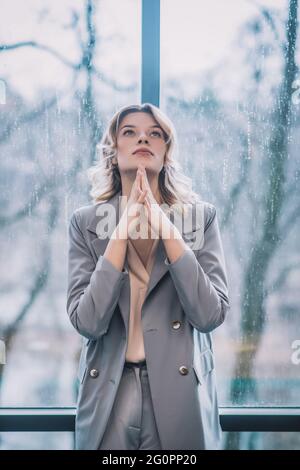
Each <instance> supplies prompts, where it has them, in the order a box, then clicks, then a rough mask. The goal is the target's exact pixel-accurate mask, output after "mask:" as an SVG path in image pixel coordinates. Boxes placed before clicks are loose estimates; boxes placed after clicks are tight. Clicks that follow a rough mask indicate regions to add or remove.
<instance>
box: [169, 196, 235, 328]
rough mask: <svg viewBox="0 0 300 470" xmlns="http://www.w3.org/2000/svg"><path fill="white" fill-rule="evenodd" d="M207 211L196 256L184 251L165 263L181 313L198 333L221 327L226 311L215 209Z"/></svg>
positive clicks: (225, 294) (224, 271)
mask: <svg viewBox="0 0 300 470" xmlns="http://www.w3.org/2000/svg"><path fill="white" fill-rule="evenodd" d="M210 207H211V210H210V213H211V214H210V218H209V220H208V222H207V224H206V227H205V231H204V243H203V246H202V247H201V249H200V250H199V252H198V256H197V257H196V255H195V253H194V252H193V251H192V250H191V249H190V248H188V249H187V250H186V251H184V253H183V254H182V255H181V256H180V257H179V258H178V259H177V260H176V261H174V262H173V263H170V262H169V260H168V258H166V259H165V264H167V265H168V268H169V272H170V274H171V277H172V280H173V282H174V285H175V288H176V291H177V294H178V297H179V300H180V303H181V305H182V307H183V310H184V312H185V314H186V315H187V317H188V320H189V322H190V323H191V324H192V325H193V327H194V328H196V329H198V330H199V331H200V332H202V333H208V332H210V331H212V330H214V329H215V328H216V327H218V326H219V325H221V324H222V323H223V321H224V319H225V316H226V313H227V311H228V310H229V309H230V303H229V298H228V287H227V274H226V266H225V259H224V252H223V246H222V241H221V235H220V230H219V225H218V219H217V214H216V208H215V206H214V205H213V204H210Z"/></svg>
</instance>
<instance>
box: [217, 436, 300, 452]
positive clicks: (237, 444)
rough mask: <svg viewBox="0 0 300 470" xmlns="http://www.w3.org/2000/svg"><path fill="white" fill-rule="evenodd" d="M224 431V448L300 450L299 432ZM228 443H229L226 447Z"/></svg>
mask: <svg viewBox="0 0 300 470" xmlns="http://www.w3.org/2000/svg"><path fill="white" fill-rule="evenodd" d="M236 437H237V433H235V432H224V433H223V438H224V439H223V443H224V445H223V449H232V450H299V449H300V436H299V433H297V432H242V433H240V434H239V440H238V441H237V440H236ZM226 445H228V446H227V447H226Z"/></svg>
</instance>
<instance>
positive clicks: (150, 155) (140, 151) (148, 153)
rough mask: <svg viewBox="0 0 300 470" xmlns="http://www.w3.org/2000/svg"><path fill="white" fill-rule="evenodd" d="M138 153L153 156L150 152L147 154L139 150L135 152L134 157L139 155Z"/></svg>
mask: <svg viewBox="0 0 300 470" xmlns="http://www.w3.org/2000/svg"><path fill="white" fill-rule="evenodd" d="M138 153H139V154H141V155H150V156H151V155H152V154H151V152H148V151H147V152H146V151H144V150H138V151H137V152H134V155H137V154H138Z"/></svg>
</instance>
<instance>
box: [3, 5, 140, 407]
mask: <svg viewBox="0 0 300 470" xmlns="http://www.w3.org/2000/svg"><path fill="white" fill-rule="evenodd" d="M128 17H130V21H127V20H126V21H124V18H128ZM0 45H6V46H7V47H6V49H4V50H3V49H2V50H1V48H0V56H1V61H0V83H1V87H0V91H1V97H0V102H1V103H2V104H0V154H1V159H0V198H1V216H0V244H1V253H0V266H1V269H0V285H1V296H0V338H1V337H2V338H3V339H4V340H5V343H6V349H7V351H6V356H7V357H6V365H5V366H1V365H0V387H1V390H0V395H1V403H0V405H1V406H39V405H43V406H48V405H49V406H57V405H58V406H62V405H73V404H74V403H75V402H76V390H77V388H76V387H77V379H76V372H77V365H78V359H79V352H80V347H81V341H80V336H79V335H78V333H77V332H76V331H75V330H74V328H73V327H72V325H71V323H70V321H69V318H68V316H67V313H66V289H67V241H68V239H67V235H68V234H67V228H68V223H69V218H70V215H71V213H72V211H73V210H74V209H75V208H77V207H79V206H82V205H85V204H88V203H90V202H91V197H90V196H89V190H90V185H89V183H88V179H87V178H86V169H87V168H88V167H90V166H91V164H92V162H94V160H95V159H96V158H97V155H96V154H95V145H96V143H97V142H98V141H99V140H100V138H101V136H102V132H103V126H104V125H105V126H106V122H107V119H108V118H109V117H110V116H111V115H112V114H113V113H114V112H115V110H116V109H118V108H119V107H120V106H123V105H126V104H130V103H132V102H138V100H139V97H140V91H139V78H140V77H139V72H140V63H139V62H140V2H137V1H135V0H122V1H120V0H102V1H101V2H96V1H83V2H73V1H72V0H62V1H60V2H53V1H50V0H31V1H30V2H23V1H22V0H3V1H2V2H1V17H0ZM121 48H122V53H120V50H121Z"/></svg>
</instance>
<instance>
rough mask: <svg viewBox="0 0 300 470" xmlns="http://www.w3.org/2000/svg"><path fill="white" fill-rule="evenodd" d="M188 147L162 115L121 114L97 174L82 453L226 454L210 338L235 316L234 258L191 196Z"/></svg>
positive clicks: (85, 237)
mask: <svg viewBox="0 0 300 470" xmlns="http://www.w3.org/2000/svg"><path fill="white" fill-rule="evenodd" d="M176 145H177V143H176V133H175V129H174V126H173V124H172V122H171V121H170V120H169V119H168V117H167V116H166V115H165V114H163V113H162V111H161V110H160V109H159V108H157V107H155V106H154V105H151V104H149V103H145V104H143V105H132V106H127V107H124V108H121V109H120V110H119V111H118V112H116V113H115V115H114V116H113V117H112V119H111V121H110V123H109V125H108V128H107V130H106V132H105V133H104V135H103V138H102V141H101V146H100V147H101V150H102V155H101V157H102V158H101V159H100V161H99V163H97V164H96V165H95V166H93V167H91V168H90V169H89V170H88V174H89V177H90V179H91V182H92V190H91V196H92V197H93V202H94V203H93V204H91V205H87V206H84V207H80V208H78V209H76V210H75V211H74V213H73V214H72V216H71V219H70V225H69V262H68V263H69V264H68V269H69V270H68V293H67V312H68V315H69V317H70V320H71V323H72V325H73V326H74V328H75V329H76V330H77V331H78V333H79V334H80V335H81V336H82V337H83V347H82V352H81V357H80V363H79V370H78V378H79V383H80V386H79V394H78V403H77V416H76V428H75V436H76V438H75V440H76V449H169V450H175V449H182V450H188V449H195V450H196V449H216V448H219V446H220V436H221V432H220V424H219V415H218V403H217V394H216V385H215V371H214V356H213V349H212V341H211V333H210V332H211V331H212V330H214V329H215V328H216V327H218V326H219V325H221V324H222V323H223V321H224V318H225V316H226V313H227V311H228V310H229V308H230V307H229V299H228V290H227V278H226V269H225V261H224V254H223V248H222V242H221V238H220V232H219V227H218V222H217V216H216V208H215V206H214V205H212V204H210V203H208V202H205V201H201V200H200V198H199V197H198V195H197V194H196V193H194V192H193V191H192V190H191V181H190V179H189V178H187V177H186V176H185V175H183V174H182V173H181V171H180V166H179V163H178V162H176V160H175V159H174V150H175V149H176ZM180 216H181V217H180ZM199 240H200V241H201V243H199Z"/></svg>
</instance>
